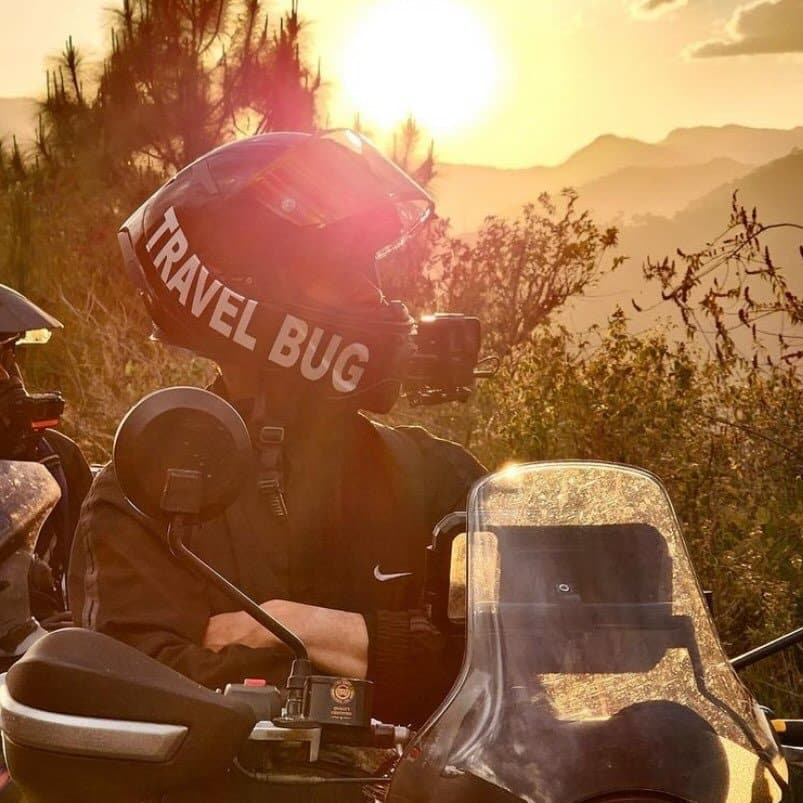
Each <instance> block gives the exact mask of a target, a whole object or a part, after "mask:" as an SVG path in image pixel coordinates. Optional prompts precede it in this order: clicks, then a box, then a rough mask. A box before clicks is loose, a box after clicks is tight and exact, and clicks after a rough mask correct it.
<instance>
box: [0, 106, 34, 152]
mask: <svg viewBox="0 0 803 803" xmlns="http://www.w3.org/2000/svg"><path fill="white" fill-rule="evenodd" d="M36 112H37V103H36V101H35V100H34V99H33V98H0V141H5V140H6V139H9V140H10V139H11V136H12V134H16V135H17V139H18V140H19V141H20V143H27V142H30V141H31V140H32V139H33V132H34V126H35V122H36Z"/></svg>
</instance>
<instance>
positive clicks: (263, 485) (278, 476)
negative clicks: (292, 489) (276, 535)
mask: <svg viewBox="0 0 803 803" xmlns="http://www.w3.org/2000/svg"><path fill="white" fill-rule="evenodd" d="M270 390H271V385H270V376H269V374H268V372H267V371H265V370H263V371H260V373H259V384H258V387H257V395H256V398H255V399H254V407H253V410H252V412H251V417H250V418H251V420H250V421H249V422H248V423H249V429H251V431H252V433H253V434H252V437H254V435H255V436H256V437H255V446H256V451H257V457H258V460H259V468H258V470H257V487H258V488H259V492H260V494H262V495H263V496H264V497H265V498H266V499H267V502H268V504H269V506H270V511H271V514H272V515H273V516H274V518H277V519H286V518H287V500H286V498H285V476H284V473H285V471H284V469H285V455H284V438H285V431H286V430H285V426H284V422H285V421H286V418H285V417H284V416H281V414H279V416H277V412H278V411H275V410H274V411H271V409H270V407H271V405H270V402H269V399H268V395H269V393H270ZM280 416H281V417H280Z"/></svg>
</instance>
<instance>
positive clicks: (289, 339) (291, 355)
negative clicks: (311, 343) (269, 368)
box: [268, 315, 309, 368]
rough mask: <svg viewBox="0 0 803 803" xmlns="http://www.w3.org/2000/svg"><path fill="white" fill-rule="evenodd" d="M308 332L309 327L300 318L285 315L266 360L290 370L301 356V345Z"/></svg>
mask: <svg viewBox="0 0 803 803" xmlns="http://www.w3.org/2000/svg"><path fill="white" fill-rule="evenodd" d="M308 331H309V327H308V326H307V324H306V322H305V321H302V320H301V318H296V316H295V315H285V316H284V320H283V321H282V326H281V329H279V334H278V335H276V340H274V341H273V346H272V348H271V350H270V354H269V355H268V359H269V360H270V361H271V362H275V363H276V365H281V367H282V368H292V367H293V366H294V365H295V364H296V363H297V362H298V358H299V357H300V356H301V344H302V343H303V342H304V340H305V339H306V337H307V332H308Z"/></svg>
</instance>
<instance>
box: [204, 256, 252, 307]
mask: <svg viewBox="0 0 803 803" xmlns="http://www.w3.org/2000/svg"><path fill="white" fill-rule="evenodd" d="M208 278H209V271H208V270H207V269H206V268H205V267H204V266H203V265H201V269H200V271H199V272H198V277H197V278H196V280H195V293H194V294H193V296H192V314H193V315H194V316H195V317H196V318H198V317H200V315H201V313H202V312H203V311H204V310H205V309H206V308H207V307H208V306H209V304H210V303H211V301H212V299H213V298H214V297H215V295H217V292H218V290H220V288H221V287H222V286H223V285H222V284H221V283H220V282H219V281H218V280H217V279H213V280H212V282H211V283H210V285H209V287H208V288H207V286H206V280H207V279H208ZM249 303H250V302H249ZM248 317H249V318H250V317H251V316H250V315H249V316H248Z"/></svg>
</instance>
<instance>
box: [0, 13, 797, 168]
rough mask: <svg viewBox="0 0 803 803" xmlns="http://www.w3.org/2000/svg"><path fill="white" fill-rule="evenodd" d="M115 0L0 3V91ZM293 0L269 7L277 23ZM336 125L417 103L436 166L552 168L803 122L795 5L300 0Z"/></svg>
mask: <svg viewBox="0 0 803 803" xmlns="http://www.w3.org/2000/svg"><path fill="white" fill-rule="evenodd" d="M113 3H114V0H69V2H68V1H67V0H25V2H19V0H0V7H1V8H2V11H3V22H4V24H3V27H2V28H0V97H17V96H36V95H38V94H39V93H40V92H41V90H42V86H43V69H44V65H45V63H46V61H47V59H48V57H52V56H53V55H55V54H56V53H58V51H59V50H60V49H61V47H62V46H63V41H64V39H65V38H66V36H67V35H68V34H72V35H73V38H74V40H75V41H76V43H77V44H78V45H79V46H80V47H81V48H82V49H83V50H84V52H85V54H86V55H87V57H88V59H89V60H90V61H91V59H92V57H93V56H94V57H97V56H98V55H99V54H100V53H102V51H103V49H104V43H105V41H107V40H108V24H109V20H108V14H107V13H106V12H104V8H107V7H108V6H110V5H113ZM285 6H286V4H285V3H284V2H273V3H270V4H269V6H268V7H269V8H273V9H275V17H278V15H279V13H280V12H281V10H282V9H283V8H285ZM301 12H302V15H303V16H304V17H305V18H306V19H307V20H308V21H309V27H308V30H307V49H308V54H309V55H310V56H312V57H315V56H320V58H321V61H322V68H323V74H324V78H325V79H326V80H327V81H328V82H329V84H330V86H329V89H328V98H329V123H330V124H331V125H348V124H349V123H350V122H351V120H352V118H353V114H354V112H355V111H360V112H361V116H362V119H363V120H364V121H365V122H366V123H367V125H368V126H369V127H370V128H372V129H373V131H374V132H375V133H376V134H377V136H378V137H379V138H381V136H382V133H383V132H384V131H385V130H386V129H387V128H388V127H390V126H392V124H393V123H394V122H395V121H396V120H398V119H399V118H401V117H403V116H404V115H405V113H406V112H408V111H412V112H413V113H414V114H415V115H416V116H417V117H418V118H419V120H420V121H421V122H422V123H423V124H424V126H425V127H426V128H427V129H428V130H429V131H430V132H431V133H432V134H433V135H434V137H435V141H436V148H437V152H438V156H439V158H440V159H441V160H443V161H459V162H471V163H477V164H489V165H496V166H502V167H518V166H526V165H533V164H552V163H556V162H559V161H561V160H563V159H564V158H566V157H567V156H568V155H570V154H571V153H572V152H573V151H574V150H576V149H577V148H579V147H581V146H583V145H585V144H587V143H588V142H589V141H590V140H592V139H594V138H595V137H596V136H598V135H599V134H603V133H616V134H620V135H623V136H633V137H638V138H641V139H647V140H657V139H660V138H662V137H663V136H664V135H665V134H666V133H667V132H668V131H670V130H671V129H673V128H677V127H681V126H693V125H722V124H725V123H742V124H746V125H754V126H773V127H783V128H789V127H792V126H795V125H798V124H803V111H801V100H802V99H803V0H758V2H756V0H753V1H752V2H746V3H745V2H739V1H738V0H685V2H684V0H494V1H493V2H489V0H301Z"/></svg>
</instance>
